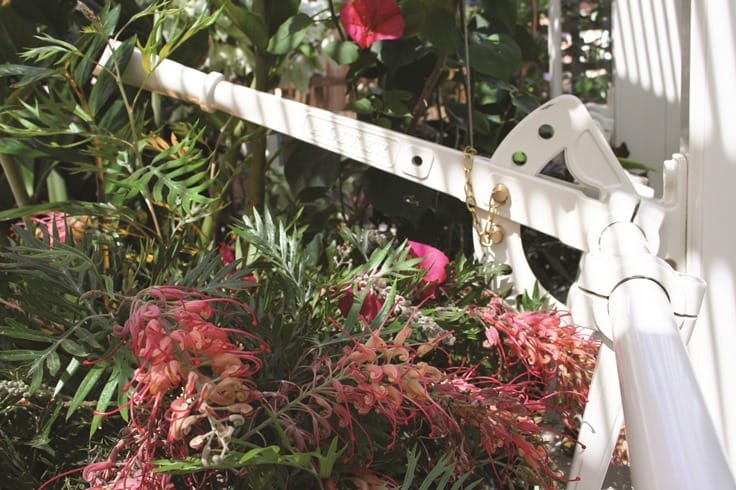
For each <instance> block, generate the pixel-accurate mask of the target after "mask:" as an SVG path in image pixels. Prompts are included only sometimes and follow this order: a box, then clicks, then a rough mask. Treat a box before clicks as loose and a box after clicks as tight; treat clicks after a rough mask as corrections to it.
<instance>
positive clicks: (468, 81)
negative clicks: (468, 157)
mask: <svg viewBox="0 0 736 490" xmlns="http://www.w3.org/2000/svg"><path fill="white" fill-rule="evenodd" d="M465 9H466V6H465V1H463V2H461V5H460V22H462V23H463V43H464V50H465V96H466V97H467V99H468V100H467V104H468V105H467V107H468V138H467V139H468V146H469V147H470V148H475V144H474V141H475V138H474V137H473V132H474V130H473V80H472V77H471V73H470V71H471V70H470V41H469V40H468V19H467V15H466V12H465Z"/></svg>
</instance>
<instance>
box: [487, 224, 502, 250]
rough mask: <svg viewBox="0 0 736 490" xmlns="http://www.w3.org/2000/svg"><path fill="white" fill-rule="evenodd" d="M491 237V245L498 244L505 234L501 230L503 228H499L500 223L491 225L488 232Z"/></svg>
mask: <svg viewBox="0 0 736 490" xmlns="http://www.w3.org/2000/svg"><path fill="white" fill-rule="evenodd" d="M489 235H490V237H491V243H492V244H493V245H498V244H499V243H501V242H502V241H503V239H504V237H505V234H504V232H503V228H501V226H500V225H493V226H491V231H490V233H489Z"/></svg>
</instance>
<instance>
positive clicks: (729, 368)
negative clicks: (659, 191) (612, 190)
mask: <svg viewBox="0 0 736 490" xmlns="http://www.w3.org/2000/svg"><path fill="white" fill-rule="evenodd" d="M690 17H691V25H692V30H691V34H690V53H689V58H690V62H689V73H690V90H689V104H690V113H689V154H688V161H689V179H688V203H689V204H688V223H687V225H688V230H687V272H688V273H689V274H695V275H697V276H699V277H702V278H703V279H705V281H706V282H707V283H708V292H707V293H706V296H705V300H704V303H703V308H702V311H701V314H700V316H699V318H698V321H697V323H696V326H695V330H694V332H693V336H692V339H691V341H690V345H689V351H690V357H691V359H692V362H693V365H694V368H695V372H696V375H697V378H698V381H699V382H700V385H701V387H702V389H703V392H704V395H705V399H706V401H707V404H708V408H709V409H710V412H711V414H712V416H713V418H714V420H715V423H716V428H717V429H718V433H719V435H720V437H721V441H722V443H723V445H724V447H725V450H726V453H727V455H728V460H729V463H730V465H731V467H732V468H736V417H735V416H734V415H735V414H736V378H735V377H734V375H733V373H736V355H735V354H734V349H735V348H736V226H734V224H735V222H734V215H733V212H734V209H736V192H734V186H736V90H734V80H736V4H735V3H734V2H733V0H692V2H691V11H690ZM700 488H705V487H703V486H701V487H700Z"/></svg>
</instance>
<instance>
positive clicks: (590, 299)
mask: <svg viewBox="0 0 736 490" xmlns="http://www.w3.org/2000/svg"><path fill="white" fill-rule="evenodd" d="M109 56H110V51H109V50H108V51H107V52H106V54H105V55H103V59H102V60H101V63H100V64H101V66H104V65H105V61H106V60H107V59H109ZM141 56H142V55H141V53H140V52H138V51H135V52H134V54H133V56H132V58H131V61H130V63H129V65H128V67H127V69H126V71H125V73H124V76H123V79H124V81H125V82H126V83H129V84H132V85H135V86H139V87H143V88H146V89H148V90H152V91H156V92H160V93H164V94H167V95H170V96H173V97H178V98H181V99H184V100H189V101H191V102H194V103H197V104H199V105H200V106H202V107H203V108H204V109H206V110H222V111H225V112H227V113H230V114H233V115H235V116H237V117H240V118H243V119H246V120H249V121H251V122H254V123H257V124H261V125H263V126H266V127H268V128H271V129H273V130H275V131H278V132H281V133H284V134H287V135H290V136H292V137H294V138H298V139H301V140H304V141H307V142H309V143H312V144H315V145H317V146H320V147H322V148H325V149H327V150H330V151H334V152H337V153H340V154H342V155H344V156H347V157H350V158H353V159H355V160H357V161H360V162H363V163H366V164H368V165H371V166H374V167H376V168H379V169H381V170H384V171H386V172H390V173H393V174H395V175H398V176H400V177H402V178H405V179H407V180H410V181H413V182H416V183H419V184H422V185H425V186H427V187H430V188H432V189H436V190H438V191H441V192H444V193H447V194H449V195H452V196H454V197H456V198H458V199H460V200H464V199H465V175H464V167H463V153H462V152H459V151H457V150H454V149H450V148H446V147H443V146H440V145H437V144H433V143H430V142H427V141H424V140H420V139H417V138H413V137H410V136H407V135H404V134H401V133H397V132H393V131H390V130H386V129H384V128H379V127H376V126H373V125H370V124H366V123H363V122H360V121H357V120H354V119H350V118H346V117H343V116H339V115H336V114H333V113H331V112H328V111H324V110H321V109H316V108H313V107H309V106H306V105H303V104H300V103H297V102H294V101H289V100H284V99H281V98H279V97H275V96H273V95H270V94H265V93H261V92H256V91H254V90H251V89H249V88H246V87H242V86H238V85H234V84H231V83H228V82H225V81H224V80H223V77H222V76H221V75H219V74H217V73H211V74H204V73H202V72H199V71H197V70H194V69H191V68H187V67H184V66H182V65H179V64H177V63H175V62H172V61H168V60H164V61H162V62H161V63H160V64H158V65H157V67H156V68H155V70H154V71H152V72H151V73H146V72H145V71H144V69H143V64H142V59H141ZM560 154H563V155H564V157H565V161H566V163H567V167H568V169H569V171H570V173H571V174H572V175H573V176H574V177H575V179H576V181H577V183H576V184H568V183H564V182H561V181H558V180H555V179H551V178H549V177H545V176H543V175H541V174H540V171H541V170H542V169H543V168H544V167H545V166H546V164H547V163H548V162H549V161H551V160H552V159H553V158H554V157H556V156H558V155H560ZM670 167H671V171H672V173H671V174H670V175H669V182H670V185H671V184H677V185H680V184H681V183H682V179H683V178H684V177H682V171H683V170H684V167H685V162H684V159H682V158H679V157H678V158H675V159H674V160H673V163H672V164H671V165H670ZM472 183H473V187H474V188H475V191H476V194H477V195H478V207H479V208H483V209H487V207H488V206H489V204H490V203H489V201H490V196H489V194H490V189H491V188H493V186H494V185H496V184H499V183H502V184H504V185H505V186H506V187H507V188H508V190H509V194H510V199H509V202H508V203H506V204H505V205H503V206H501V207H499V208H498V209H497V215H496V216H495V222H496V223H498V224H501V225H502V226H504V227H505V229H506V236H507V239H506V240H504V242H503V243H502V244H501V246H494V247H493V250H492V253H493V255H494V256H495V257H496V259H497V260H499V261H504V262H509V263H511V265H512V267H513V268H514V271H515V274H517V275H516V276H515V277H514V281H515V283H516V284H517V285H520V286H521V287H528V286H529V285H531V282H529V280H530V277H526V274H531V273H530V271H529V270H528V266H527V265H526V259H525V258H524V256H523V252H522V250H521V243H520V239H519V233H518V231H519V227H520V226H521V225H524V226H529V227H531V228H534V229H536V230H539V231H542V232H544V233H547V234H549V235H552V236H555V237H558V238H559V239H560V240H561V241H563V242H565V243H567V244H569V245H571V246H574V247H576V248H578V249H580V250H583V251H585V252H586V255H585V256H584V260H583V263H582V267H581V276H580V278H579V281H578V283H577V285H576V287H575V288H574V290H573V291H572V292H571V293H572V294H571V303H570V307H571V311H572V313H573V315H574V318H575V321H576V323H578V324H581V325H584V326H590V327H595V328H597V329H599V330H600V331H601V334H602V336H603V337H604V339H605V342H604V345H608V346H609V347H604V349H603V350H602V352H601V364H600V365H599V368H598V370H597V372H596V379H597V381H596V382H595V383H594V386H593V388H592V389H591V395H590V398H591V406H592V409H591V410H590V411H591V414H590V416H588V414H587V412H586V420H585V421H584V426H586V427H593V429H595V430H594V431H592V432H591V433H592V434H594V435H593V436H592V438H591V439H590V440H591V442H590V443H589V444H588V448H589V449H591V448H592V450H590V451H585V452H583V453H581V454H579V455H578V458H577V459H576V462H575V464H576V465H578V467H580V468H591V469H590V470H589V471H588V470H586V471H587V472H588V474H590V475H593V476H592V478H591V479H590V480H589V481H588V482H587V483H586V485H591V484H592V482H593V478H597V476H598V474H599V473H601V472H602V473H603V474H602V475H600V478H601V479H602V478H603V476H604V475H605V471H604V470H605V468H607V462H608V460H606V461H605V466H604V464H603V459H605V455H606V453H607V455H608V459H610V449H611V448H612V444H613V442H615V436H616V435H617V434H618V427H620V415H618V411H620V408H619V407H620V406H621V398H620V397H616V395H615V393H616V392H617V389H616V387H615V386H614V384H617V385H619V387H620V391H621V393H622V394H623V397H622V398H623V411H624V413H625V415H626V419H627V426H628V427H629V441H630V444H631V453H632V457H633V460H632V474H633V478H634V484H635V486H636V487H637V488H641V489H645V490H648V489H656V488H666V489H668V490H669V489H678V488H682V489H690V488H695V487H697V488H718V489H736V485H735V484H734V481H733V477H732V475H731V473H730V470H729V468H728V466H727V465H726V463H725V458H724V456H723V452H722V451H721V448H720V445H719V442H718V437H717V434H716V432H715V429H714V428H713V424H712V422H711V420H710V418H709V416H708V413H707V410H706V409H705V404H704V402H703V398H702V395H701V394H700V391H699V388H698V385H697V383H696V382H695V377H694V375H693V373H692V368H691V366H690V363H689V361H688V358H687V354H686V352H685V348H684V343H683V341H682V338H681V337H680V336H681V335H684V336H685V337H688V336H689V335H688V334H687V332H686V333H685V334H682V333H681V332H678V323H677V322H678V320H676V318H680V319H684V320H683V321H681V322H680V323H683V322H685V323H688V325H689V324H691V323H692V322H691V321H690V320H691V319H692V318H695V317H696V316H697V313H698V310H699V306H700V300H701V299H702V293H703V289H704V284H703V282H702V281H700V280H699V279H697V278H695V277H692V276H685V275H682V274H678V273H677V272H675V271H674V270H673V269H672V268H671V267H670V265H669V264H667V263H666V262H665V261H664V260H663V259H661V258H660V257H657V255H656V252H657V250H658V249H659V238H660V227H661V226H662V223H663V222H664V221H665V216H666V215H667V216H668V217H669V218H670V219H669V229H670V230H673V231H672V233H680V232H681V231H682V229H683V228H684V220H683V217H682V214H683V213H682V210H683V208H682V204H681V203H679V202H677V198H678V197H679V196H678V195H677V194H676V193H675V192H671V193H670V194H668V195H666V196H665V199H663V200H653V199H649V198H644V197H642V196H641V195H640V194H639V193H637V192H636V186H635V185H634V184H632V182H631V181H630V179H629V177H628V176H627V174H626V173H625V172H624V171H623V170H622V169H621V167H620V166H619V164H618V162H617V160H616V158H615V157H614V156H613V154H612V152H611V150H610V148H609V146H608V144H607V142H606V141H605V139H604V138H603V136H602V135H601V133H600V131H599V130H598V129H597V127H596V125H595V123H594V121H593V120H592V119H591V117H590V115H589V114H588V112H587V111H586V109H585V107H584V106H583V105H582V103H581V102H580V101H579V100H577V99H576V98H574V97H571V96H561V97H558V98H556V99H553V100H552V101H550V102H548V103H547V104H544V105H543V106H542V107H540V108H539V109H537V110H536V111H534V112H533V113H532V114H530V115H529V116H528V117H527V118H525V119H524V120H523V121H522V122H521V123H520V124H519V125H518V126H517V127H516V128H515V129H514V130H513V131H512V132H511V134H509V136H508V137H507V138H506V139H504V141H503V142H502V143H501V145H499V147H498V149H497V150H496V152H495V153H494V154H493V155H492V156H491V157H490V158H484V157H476V159H475V166H474V169H473V174H472ZM481 189H486V190H487V194H486V195H485V196H484V195H483V193H481V192H480V190H481ZM668 212H669V214H668ZM482 218H483V219H488V215H487V214H486V215H485V216H483V217H482ZM664 248H667V249H668V250H674V252H671V253H673V254H679V255H678V256H680V255H682V254H683V253H684V252H683V250H682V249H681V248H680V247H679V245H678V246H674V248H672V247H670V245H669V244H666V245H665V247H664ZM519 271H522V272H521V273H520V272H519ZM532 277H533V276H532ZM673 313H674V315H673ZM610 346H612V348H613V352H614V353H615V359H614V358H613V356H611V354H610V351H606V349H610ZM615 368H618V374H619V376H618V380H619V382H618V383H617V382H616V373H615ZM672 374H674V375H675V376H676V377H672V376H670V375H672ZM594 424H595V425H594ZM581 437H587V436H585V430H584V431H583V433H581ZM579 474H580V473H579ZM696 483H697V485H696V486H695V487H694V486H693V485H695V484H696ZM598 487H600V486H598ZM578 488H593V487H591V486H585V487H583V486H579V487H578Z"/></svg>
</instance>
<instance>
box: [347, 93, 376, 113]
mask: <svg viewBox="0 0 736 490" xmlns="http://www.w3.org/2000/svg"><path fill="white" fill-rule="evenodd" d="M345 108H346V109H347V110H349V111H355V112H357V113H358V114H372V113H373V112H374V109H373V101H372V100H371V99H369V98H367V97H363V98H360V99H357V100H353V101H350V102H348V104H347V105H346V106H345Z"/></svg>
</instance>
